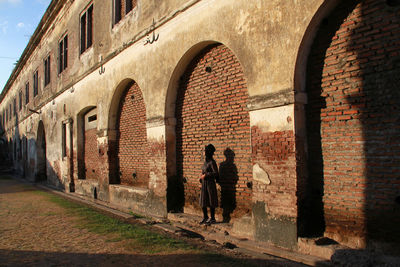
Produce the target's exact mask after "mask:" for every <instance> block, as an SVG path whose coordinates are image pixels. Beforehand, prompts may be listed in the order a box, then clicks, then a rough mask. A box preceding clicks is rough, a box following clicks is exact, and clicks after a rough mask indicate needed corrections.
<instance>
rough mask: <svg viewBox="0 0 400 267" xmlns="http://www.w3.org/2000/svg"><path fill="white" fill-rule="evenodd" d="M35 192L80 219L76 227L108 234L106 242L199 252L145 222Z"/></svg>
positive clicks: (150, 249)
mask: <svg viewBox="0 0 400 267" xmlns="http://www.w3.org/2000/svg"><path fill="white" fill-rule="evenodd" d="M38 194H40V195H44V196H46V197H47V198H48V199H49V200H50V201H51V202H53V203H56V204H57V205H59V206H61V207H63V208H65V209H66V210H67V212H68V213H69V214H70V215H72V216H76V217H78V218H79V220H78V222H77V225H76V226H77V227H78V228H81V229H87V230H88V231H91V232H94V233H97V234H101V235H108V236H110V238H109V239H108V241H109V242H118V241H123V240H126V241H128V242H127V246H129V247H132V248H134V249H135V250H140V251H141V252H144V253H149V254H153V253H160V252H176V251H181V252H182V251H191V252H192V253H193V252H197V253H198V252H199V251H198V250H197V249H196V248H194V247H193V246H190V245H188V244H186V243H185V242H183V241H180V240H177V239H174V238H170V237H168V236H165V235H162V234H159V233H156V232H153V231H151V230H150V229H148V227H146V226H145V225H134V224H129V223H126V222H123V221H121V220H119V219H115V218H112V217H110V216H107V215H105V214H102V213H100V212H98V211H96V210H94V209H92V208H90V207H87V206H84V205H80V204H77V203H74V202H72V201H69V200H66V199H63V198H61V197H59V196H56V195H52V194H49V193H46V192H42V191H38Z"/></svg>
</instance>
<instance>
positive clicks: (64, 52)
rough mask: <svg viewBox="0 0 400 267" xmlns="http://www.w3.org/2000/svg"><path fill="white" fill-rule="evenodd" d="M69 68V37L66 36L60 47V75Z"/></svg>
mask: <svg viewBox="0 0 400 267" xmlns="http://www.w3.org/2000/svg"><path fill="white" fill-rule="evenodd" d="M67 67H68V35H67V34H66V35H65V36H64V37H63V38H62V39H61V41H60V42H59V45H58V73H59V74H60V73H61V72H63V71H64V70H65V69H66V68H67Z"/></svg>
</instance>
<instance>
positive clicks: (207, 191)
mask: <svg viewBox="0 0 400 267" xmlns="http://www.w3.org/2000/svg"><path fill="white" fill-rule="evenodd" d="M214 152H215V147H214V146H213V145H212V144H209V145H207V146H206V147H205V156H206V160H205V161H204V164H203V167H202V168H201V175H200V182H201V193H200V206H201V207H202V209H203V220H202V221H201V222H200V224H212V223H216V221H215V208H216V207H217V206H218V195H217V187H216V182H218V181H219V174H218V167H217V163H215V160H214V159H213V155H214ZM207 207H210V213H211V214H210V215H211V218H208V214H207Z"/></svg>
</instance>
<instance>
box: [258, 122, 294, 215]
mask: <svg viewBox="0 0 400 267" xmlns="http://www.w3.org/2000/svg"><path fill="white" fill-rule="evenodd" d="M251 137H252V159H253V162H254V163H255V164H256V163H257V164H259V165H260V167H261V168H263V169H264V170H265V171H266V172H267V173H268V175H269V177H270V180H271V184H264V183H260V182H257V181H254V185H253V191H254V195H253V201H254V202H256V201H263V202H265V203H266V205H267V207H268V210H269V215H272V216H288V217H291V218H296V216H297V205H296V201H297V199H296V157H295V151H294V148H295V145H294V134H293V131H275V132H263V131H262V130H261V129H260V128H258V127H257V126H253V127H252V132H251Z"/></svg>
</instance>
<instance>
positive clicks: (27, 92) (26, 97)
mask: <svg viewBox="0 0 400 267" xmlns="http://www.w3.org/2000/svg"><path fill="white" fill-rule="evenodd" d="M28 103H29V82H27V83H26V84H25V104H28Z"/></svg>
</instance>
